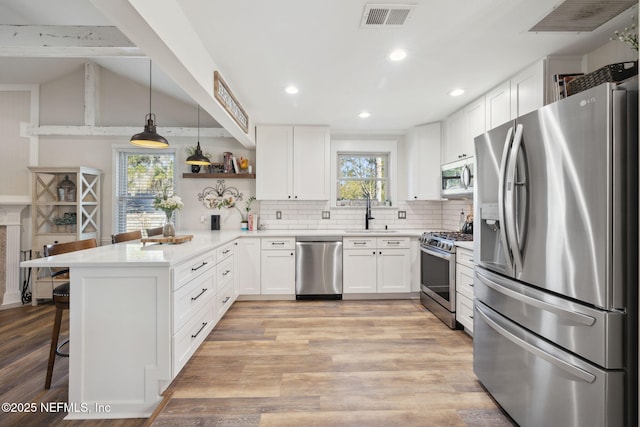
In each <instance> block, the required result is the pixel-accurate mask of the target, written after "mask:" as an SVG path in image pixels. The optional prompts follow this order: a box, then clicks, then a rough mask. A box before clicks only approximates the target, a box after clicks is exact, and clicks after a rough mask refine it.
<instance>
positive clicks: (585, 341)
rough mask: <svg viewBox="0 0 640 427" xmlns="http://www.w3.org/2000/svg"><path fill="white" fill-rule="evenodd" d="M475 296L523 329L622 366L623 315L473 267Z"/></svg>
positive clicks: (591, 357)
mask: <svg viewBox="0 0 640 427" xmlns="http://www.w3.org/2000/svg"><path fill="white" fill-rule="evenodd" d="M474 292H475V297H476V298H477V299H479V300H480V301H482V302H483V303H484V304H486V305H487V306H489V307H491V308H492V309H494V310H495V311H497V312H499V313H501V314H503V315H504V316H505V317H508V318H509V319H511V320H512V321H514V322H516V323H518V324H520V325H521V326H523V327H524V328H526V329H528V330H530V331H532V332H534V333H536V334H538V335H540V336H542V337H544V338H546V339H548V340H550V341H552V342H554V343H556V344H557V345H559V346H561V347H564V348H565V349H567V350H569V351H570V352H573V353H576V354H577V355H579V356H581V357H583V358H585V359H587V360H589V361H591V362H593V363H595V364H597V365H599V366H602V367H604V368H607V369H620V368H622V367H623V366H624V344H623V342H624V326H623V325H624V321H625V314H623V313H620V312H611V311H604V310H598V309H594V308H592V307H588V306H586V305H583V304H577V303H574V302H571V301H569V300H566V299H564V298H559V297H557V296H555V295H551V294H549V293H547V292H543V291H541V290H539V289H536V288H533V287H531V286H527V285H523V284H521V283H518V282H515V281H513V280H511V279H507V278H505V277H503V276H499V275H497V274H494V273H490V272H488V271H486V270H484V269H480V268H478V269H476V271H475V274H474Z"/></svg>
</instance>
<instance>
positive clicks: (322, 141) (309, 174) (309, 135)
mask: <svg viewBox="0 0 640 427" xmlns="http://www.w3.org/2000/svg"><path fill="white" fill-rule="evenodd" d="M329 156H330V137H329V128H328V127H325V126H294V128H293V198H295V199H298V200H329V197H330V196H329V183H330V182H331V179H330V177H329V173H330V170H331V168H330V160H329Z"/></svg>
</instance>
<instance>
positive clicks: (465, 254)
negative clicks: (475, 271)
mask: <svg viewBox="0 0 640 427" xmlns="http://www.w3.org/2000/svg"><path fill="white" fill-rule="evenodd" d="M456 262H457V263H458V264H462V265H466V266H467V267H471V268H473V251H470V250H468V249H463V248H461V247H459V246H458V247H457V248H456Z"/></svg>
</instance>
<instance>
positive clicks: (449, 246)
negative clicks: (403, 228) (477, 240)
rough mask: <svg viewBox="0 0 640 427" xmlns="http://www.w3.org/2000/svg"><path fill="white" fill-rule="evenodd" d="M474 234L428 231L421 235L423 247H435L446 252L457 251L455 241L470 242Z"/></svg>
mask: <svg viewBox="0 0 640 427" xmlns="http://www.w3.org/2000/svg"><path fill="white" fill-rule="evenodd" d="M472 240H473V234H465V233H459V232H456V231H427V232H425V233H422V237H420V245H421V246H422V247H425V248H428V247H435V248H438V249H441V250H443V251H446V252H455V251H456V248H455V242H470V241H472Z"/></svg>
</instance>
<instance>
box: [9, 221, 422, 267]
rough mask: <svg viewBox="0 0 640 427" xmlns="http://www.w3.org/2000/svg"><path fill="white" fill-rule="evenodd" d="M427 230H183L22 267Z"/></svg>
mask: <svg viewBox="0 0 640 427" xmlns="http://www.w3.org/2000/svg"><path fill="white" fill-rule="evenodd" d="M422 233H423V230H393V231H386V230H369V231H364V230H362V231H359V230H352V231H344V230H260V231H241V230H234V231H227V230H221V231H179V232H177V233H176V234H177V235H189V234H191V235H193V240H191V241H189V242H185V243H180V244H157V243H147V244H146V245H144V246H143V245H142V244H141V243H140V241H139V240H133V241H129V242H123V243H118V244H115V245H104V246H99V247H97V248H93V249H86V250H83V251H77V252H70V253H67V254H61V255H55V256H51V257H48V258H38V259H34V260H30V261H23V262H21V263H20V266H21V267H123V266H126V267H139V266H140V267H142V266H144V267H163V266H166V267H169V266H171V265H174V264H177V263H180V262H182V261H184V260H187V259H190V258H193V257H194V256H197V255H198V254H200V253H204V252H206V251H209V250H212V249H214V248H216V247H218V246H222V245H224V244H226V243H229V242H231V241H233V240H235V239H237V238H238V237H255V238H258V237H295V236H343V237H347V236H349V237H357V236H385V237H392V236H397V237H407V236H408V237H419V236H421V235H422Z"/></svg>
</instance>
